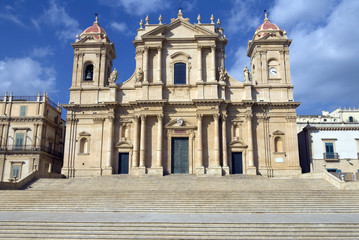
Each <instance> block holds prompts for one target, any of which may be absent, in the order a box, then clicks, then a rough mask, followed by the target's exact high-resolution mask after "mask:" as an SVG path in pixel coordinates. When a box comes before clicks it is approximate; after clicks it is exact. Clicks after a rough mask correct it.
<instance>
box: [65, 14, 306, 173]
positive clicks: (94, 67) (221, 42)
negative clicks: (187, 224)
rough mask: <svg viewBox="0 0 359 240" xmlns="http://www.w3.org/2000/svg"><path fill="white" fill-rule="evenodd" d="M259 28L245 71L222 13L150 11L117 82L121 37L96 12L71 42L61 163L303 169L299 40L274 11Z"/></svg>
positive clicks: (90, 167)
mask: <svg viewBox="0 0 359 240" xmlns="http://www.w3.org/2000/svg"><path fill="white" fill-rule="evenodd" d="M206 22H207V23H206ZM253 32H254V36H253V39H252V40H251V41H249V43H248V51H247V56H248V57H250V60H251V63H250V64H251V65H250V69H251V72H250V70H249V69H248V68H247V67H245V68H244V70H243V79H240V81H238V80H236V79H234V78H232V77H231V76H230V75H229V74H228V72H227V71H226V66H225V54H226V45H227V39H226V37H225V35H224V29H223V28H222V27H221V22H220V20H219V19H218V20H217V21H216V22H215V19H214V17H213V16H212V17H211V18H210V19H209V21H205V20H202V19H201V17H200V16H198V18H197V22H196V23H191V22H190V20H189V19H188V18H185V17H184V16H183V13H182V12H181V10H179V12H178V14H177V17H176V18H173V19H171V22H170V23H168V24H165V23H163V22H162V17H161V16H160V18H159V20H158V22H156V23H150V20H149V18H148V17H146V19H145V22H142V21H141V22H140V28H139V29H138V30H137V36H136V37H135V39H134V41H133V44H134V46H135V49H134V53H135V54H134V56H135V60H136V67H135V70H134V73H133V75H132V76H130V77H129V78H128V79H127V80H122V79H121V82H122V83H119V84H117V83H116V79H117V69H116V68H115V69H113V65H112V61H113V59H115V58H116V51H115V45H114V43H112V42H111V41H110V39H109V36H108V35H107V34H106V32H105V30H104V29H103V28H101V27H100V24H99V21H98V19H97V17H96V21H95V22H94V23H93V25H92V26H90V27H89V28H87V29H86V30H85V31H84V32H83V33H82V34H81V35H80V36H78V37H77V40H76V42H75V43H73V44H72V47H73V49H74V64H73V77H72V84H71V87H70V101H69V104H66V105H64V107H65V108H66V109H67V128H66V141H65V142H66V143H65V154H64V166H63V168H62V173H63V174H65V175H66V176H67V177H75V176H96V175H111V174H132V175H145V174H149V175H167V174H195V175H219V176H220V175H223V174H254V175H255V174H261V175H264V176H269V177H271V176H294V175H298V174H300V173H301V168H300V165H299V157H298V156H299V154H298V142H297V134H296V108H297V107H298V106H299V103H298V102H295V101H294V100H293V84H292V82H291V77H290V64H289V46H290V44H291V42H292V40H290V39H288V38H287V35H286V32H285V31H283V30H282V29H280V28H279V27H278V26H277V25H275V24H273V23H271V22H270V21H269V19H268V17H267V15H266V16H265V19H264V22H263V24H261V25H260V26H259V27H258V28H257V30H254V29H253ZM129 57H130V58H131V56H129ZM243 67H244V66H238V68H241V69H243ZM118 71H121V66H118Z"/></svg>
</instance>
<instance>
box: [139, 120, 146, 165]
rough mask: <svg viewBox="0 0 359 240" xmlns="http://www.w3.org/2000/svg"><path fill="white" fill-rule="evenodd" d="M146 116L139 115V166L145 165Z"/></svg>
mask: <svg viewBox="0 0 359 240" xmlns="http://www.w3.org/2000/svg"><path fill="white" fill-rule="evenodd" d="M145 144H146V116H145V115H141V139H140V167H145Z"/></svg>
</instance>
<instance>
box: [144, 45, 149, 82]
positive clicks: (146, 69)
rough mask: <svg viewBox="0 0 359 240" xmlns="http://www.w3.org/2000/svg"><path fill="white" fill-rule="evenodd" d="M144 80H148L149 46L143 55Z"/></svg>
mask: <svg viewBox="0 0 359 240" xmlns="http://www.w3.org/2000/svg"><path fill="white" fill-rule="evenodd" d="M143 82H144V83H147V82H148V47H145V54H144V56H143Z"/></svg>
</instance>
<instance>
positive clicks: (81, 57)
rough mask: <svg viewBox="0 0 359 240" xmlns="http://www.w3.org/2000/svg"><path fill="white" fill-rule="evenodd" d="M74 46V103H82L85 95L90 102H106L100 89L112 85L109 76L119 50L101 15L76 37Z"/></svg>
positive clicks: (72, 90) (72, 91)
mask: <svg viewBox="0 0 359 240" xmlns="http://www.w3.org/2000/svg"><path fill="white" fill-rule="evenodd" d="M72 47H73V49H74V65H73V73H72V84H71V88H70V103H74V104H80V103H82V99H84V98H86V103H97V102H101V101H103V100H102V99H101V94H100V91H102V90H104V89H105V88H106V87H107V86H108V85H109V82H108V79H109V77H110V74H111V71H112V61H113V59H115V58H116V52H115V46H114V44H113V43H111V42H110V40H109V38H108V37H107V34H106V32H105V30H104V29H103V28H102V27H100V25H99V22H98V17H97V16H96V20H95V22H94V23H93V25H92V26H90V27H88V28H87V29H86V30H85V31H83V32H82V33H81V35H80V36H76V42H75V43H73V44H72ZM95 93H96V94H95Z"/></svg>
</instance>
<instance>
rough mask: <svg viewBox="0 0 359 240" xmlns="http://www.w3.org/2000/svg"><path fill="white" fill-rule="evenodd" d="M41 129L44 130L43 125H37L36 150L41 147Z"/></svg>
mask: <svg viewBox="0 0 359 240" xmlns="http://www.w3.org/2000/svg"><path fill="white" fill-rule="evenodd" d="M43 128H44V125H43V124H39V125H38V131H37V133H38V134H37V140H36V148H41V147H42V129H43Z"/></svg>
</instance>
